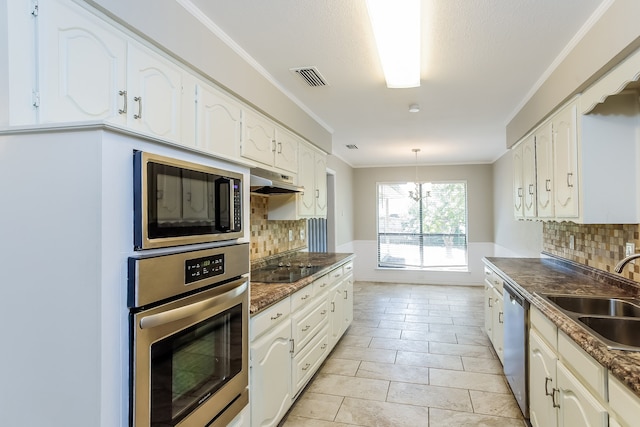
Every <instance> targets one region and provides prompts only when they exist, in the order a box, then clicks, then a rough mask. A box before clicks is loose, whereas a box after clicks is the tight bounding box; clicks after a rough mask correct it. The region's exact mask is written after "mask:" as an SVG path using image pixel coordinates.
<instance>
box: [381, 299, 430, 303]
mask: <svg viewBox="0 0 640 427" xmlns="http://www.w3.org/2000/svg"><path fill="white" fill-rule="evenodd" d="M389 302H403V303H406V304H428V303H429V298H390V299H389Z"/></svg>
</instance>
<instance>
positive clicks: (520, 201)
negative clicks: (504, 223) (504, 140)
mask: <svg viewBox="0 0 640 427" xmlns="http://www.w3.org/2000/svg"><path fill="white" fill-rule="evenodd" d="M512 153H513V154H512V161H513V215H514V217H515V218H516V219H522V218H524V180H523V176H524V172H523V167H524V162H523V160H522V145H518V146H517V147H515V148H514V149H513V152H512Z"/></svg>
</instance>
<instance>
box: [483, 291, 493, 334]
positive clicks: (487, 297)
mask: <svg viewBox="0 0 640 427" xmlns="http://www.w3.org/2000/svg"><path fill="white" fill-rule="evenodd" d="M484 330H485V331H486V332H487V336H488V337H489V339H490V340H491V342H493V332H492V331H493V286H491V285H490V284H489V283H487V281H486V280H485V282H484Z"/></svg>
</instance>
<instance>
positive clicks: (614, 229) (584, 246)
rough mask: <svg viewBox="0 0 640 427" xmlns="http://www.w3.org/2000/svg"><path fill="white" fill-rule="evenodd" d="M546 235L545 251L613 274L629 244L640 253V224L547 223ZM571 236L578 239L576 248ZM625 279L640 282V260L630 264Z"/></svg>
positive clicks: (575, 239) (544, 235)
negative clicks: (572, 245) (633, 245)
mask: <svg viewBox="0 0 640 427" xmlns="http://www.w3.org/2000/svg"><path fill="white" fill-rule="evenodd" d="M542 233H543V248H544V250H545V251H547V252H549V253H552V254H554V255H557V256H560V257H562V258H566V259H569V260H572V261H575V262H578V263H580V264H584V265H588V266H590V267H594V268H597V269H600V270H604V271H608V272H611V273H612V272H613V268H614V267H615V265H616V264H617V263H618V261H620V260H621V259H622V258H624V256H625V244H626V243H627V242H631V243H634V244H635V246H636V251H638V250H640V239H639V234H640V225H638V224H586V225H583V224H575V223H572V222H545V223H544V224H543V231H542ZM571 236H573V239H574V247H573V249H571V245H570V239H571ZM623 276H624V277H626V278H628V279H631V280H634V281H636V282H640V259H639V260H638V261H634V262H631V263H629V264H627V265H626V266H625V268H624V270H623Z"/></svg>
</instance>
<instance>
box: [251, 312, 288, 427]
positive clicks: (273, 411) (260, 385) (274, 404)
mask: <svg viewBox="0 0 640 427" xmlns="http://www.w3.org/2000/svg"><path fill="white" fill-rule="evenodd" d="M290 338H291V323H290V322H283V323H282V324H280V325H278V326H276V327H275V328H274V329H273V330H272V331H270V332H268V333H267V334H266V335H264V336H262V337H261V338H259V339H257V340H256V341H254V342H253V343H251V396H253V397H252V398H251V399H250V402H251V420H252V422H251V425H252V426H269V427H271V426H277V425H278V422H279V421H280V419H281V418H282V417H283V416H284V414H285V413H286V412H287V410H288V409H289V407H290V406H291V398H292V394H291V353H290V350H291V343H290Z"/></svg>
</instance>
